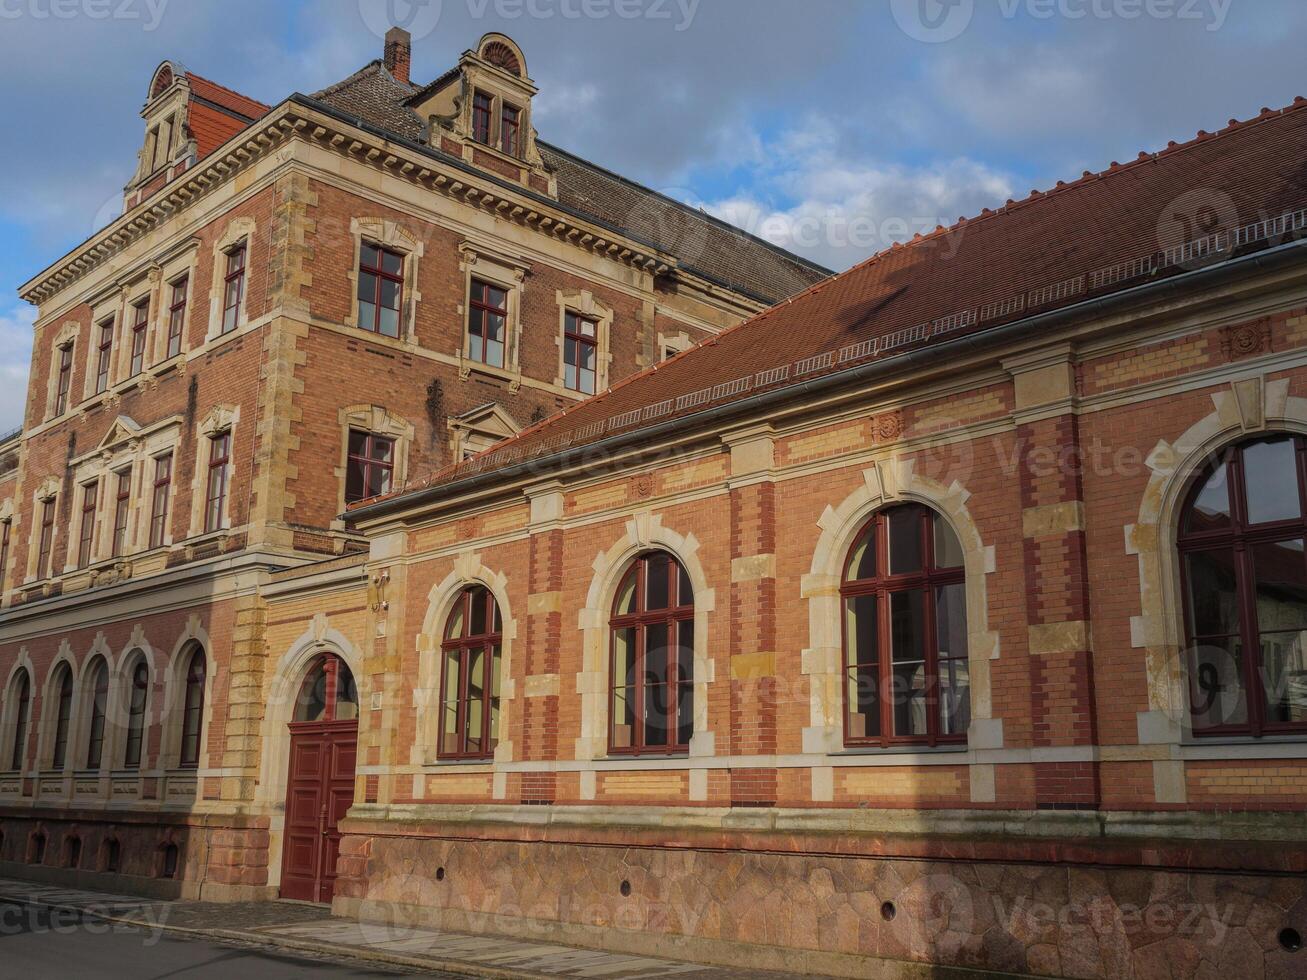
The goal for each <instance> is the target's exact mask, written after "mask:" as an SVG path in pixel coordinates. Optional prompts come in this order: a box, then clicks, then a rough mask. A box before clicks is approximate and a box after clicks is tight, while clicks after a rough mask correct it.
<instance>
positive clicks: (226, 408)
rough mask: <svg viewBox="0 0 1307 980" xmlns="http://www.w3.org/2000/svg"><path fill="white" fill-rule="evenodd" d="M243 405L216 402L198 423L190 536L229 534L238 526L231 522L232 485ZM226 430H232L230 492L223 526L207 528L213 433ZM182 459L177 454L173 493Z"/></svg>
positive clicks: (224, 512) (224, 510) (228, 474)
mask: <svg viewBox="0 0 1307 980" xmlns="http://www.w3.org/2000/svg"><path fill="white" fill-rule="evenodd" d="M240 415H241V412H240V408H239V406H235V405H215V406H214V407H213V408H211V409H210V410H209V413H208V414H207V415H205V416H204V418H203V419H201V420H200V421H199V423H198V424H197V425H196V426H195V454H194V455H195V466H194V473H193V474H192V476H191V517H190V521H189V523H188V524H187V531H186V536H187V538H202V537H203V538H208V537H216V536H218V535H223V534H229V533H231V531H233V530H234V528H233V527H232V522H231V500H232V487H233V485H234V483H235V479H236V460H237V455H236V432H237V428H238V427H239V425H240ZM222 432H230V433H231V448H230V461H229V462H228V463H227V493H226V495H225V496H224V497H223V501H222V527H220V528H218V529H216V530H213V531H207V532H206V531H205V530H204V512H205V509H206V507H207V505H208V479H209V454H210V453H211V452H212V450H213V442H212V440H213V437H214V436H216V435H218V434H219V433H222ZM177 465H178V460H177V457H176V456H174V457H173V475H174V480H173V493H174V494H175V493H176V486H177V481H176V478H175V477H176V473H177Z"/></svg>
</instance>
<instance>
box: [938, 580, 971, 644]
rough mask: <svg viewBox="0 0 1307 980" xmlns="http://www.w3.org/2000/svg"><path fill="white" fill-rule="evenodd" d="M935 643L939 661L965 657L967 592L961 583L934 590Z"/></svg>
mask: <svg viewBox="0 0 1307 980" xmlns="http://www.w3.org/2000/svg"><path fill="white" fill-rule="evenodd" d="M935 642H936V644H937V645H938V646H939V656H940V659H946V658H948V657H958V658H965V657H966V655H967V590H966V586H964V585H963V584H962V583H961V582H959V583H957V584H956V585H943V586H938V587H936V589H935Z"/></svg>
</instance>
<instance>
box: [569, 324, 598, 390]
mask: <svg viewBox="0 0 1307 980" xmlns="http://www.w3.org/2000/svg"><path fill="white" fill-rule="evenodd" d="M586 327H589V328H590V331H591V332H590V333H589V334H587V333H586V332H585V328H586ZM587 353H588V354H589V361H590V364H591V367H588V368H587V367H584V364H585V357H584V355H586V354H587ZM598 378H599V324H597V323H596V322H595V321H593V320H590V319H588V318H586V317H583V316H580V315H579V314H576V313H573V312H572V311H571V310H568V311H567V312H566V313H565V314H564V315H563V385H564V387H566V388H570V389H571V390H572V391H579V392H580V393H581V394H583V395H593V394H594V393H595V386H596V384H597V382H598Z"/></svg>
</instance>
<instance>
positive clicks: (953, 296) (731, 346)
mask: <svg viewBox="0 0 1307 980" xmlns="http://www.w3.org/2000/svg"><path fill="white" fill-rule="evenodd" d="M1304 209H1307V100H1304V99H1301V98H1300V99H1298V100H1296V101H1295V102H1294V104H1293V105H1292V106H1290V107H1288V108H1286V109H1283V110H1271V109H1264V110H1262V113H1261V114H1260V115H1259V116H1257V117H1256V118H1254V119H1251V120H1248V121H1246V122H1242V123H1240V122H1238V121H1237V120H1231V123H1230V125H1229V126H1228V127H1227V128H1225V129H1223V130H1221V131H1220V132H1219V133H1205V132H1200V133H1199V134H1198V136H1197V138H1195V139H1194V140H1192V141H1190V142H1188V143H1185V144H1177V143H1174V142H1173V143H1171V144H1170V145H1169V146H1168V147H1167V148H1166V149H1165V150H1162V151H1161V152H1159V153H1141V154H1139V156H1138V158H1137V159H1135V160H1133V161H1131V162H1130V163H1127V164H1117V163H1113V164H1112V166H1111V167H1110V168H1109V169H1108V170H1106V171H1104V172H1102V173H1097V174H1093V173H1089V172H1087V171H1086V173H1085V175H1084V176H1083V177H1081V178H1080V179H1079V180H1076V181H1073V182H1070V183H1065V182H1061V181H1059V182H1058V184H1057V186H1056V187H1055V188H1054V189H1053V190H1051V191H1047V192H1043V193H1041V192H1038V191H1035V192H1032V193H1031V195H1030V196H1029V197H1027V198H1026V199H1024V200H1022V201H1009V202H1008V203H1007V205H1006V206H1005V207H1003V208H1000V209H999V210H997V211H989V210H988V209H987V210H986V211H984V212H982V214H981V215H980V216H979V217H976V218H972V219H970V220H961V221H959V223H958V224H956V225H954V226H953V227H952V228H948V229H944V228H940V229H937V230H936V231H935V232H934V233H932V234H930V235H928V236H924V237H920V236H919V237H918V238H916V239H914V240H913V241H912V242H910V243H908V244H906V245H896V246H894V247H892V248H890V249H887V250H886V251H883V252H881V253H879V254H878V255H875V256H873V257H872V258H870V259H868V260H867V261H865V262H863V263H862V264H860V265H858V266H855V267H854V268H853V269H850V270H849V271H848V272H845V273H843V274H842V275H840V276H837V277H835V278H833V279H828V280H826V281H824V282H821V283H818V284H817V285H815V286H813V287H812V288H810V289H808V290H806V291H805V292H803V293H800V294H799V295H797V296H795V297H793V298H792V299H790V300H787V301H786V302H784V303H781V304H779V305H777V306H775V307H772V308H771V309H770V310H767V311H766V312H764V313H762V314H759V315H758V316H756V317H754V318H753V319H752V320H749V321H746V322H745V323H743V324H741V325H739V326H737V327H734V328H732V329H730V330H727V331H725V332H723V333H721V334H719V335H718V336H717V337H715V338H712V339H710V340H707V341H705V342H704V343H702V344H700V345H699V346H697V347H694V348H691V349H690V350H689V351H687V352H685V353H683V354H681V355H679V356H678V357H676V358H674V359H672V360H670V361H667V362H665V363H663V364H659V365H657V366H655V367H653V368H651V369H649V370H646V371H644V372H643V373H641V374H637V375H635V376H633V377H631V378H628V379H627V380H625V381H623V382H621V383H619V384H617V385H615V386H614V387H612V388H610V389H609V390H608V391H606V392H603V393H601V394H599V395H596V396H595V397H594V398H591V399H588V400H587V401H584V402H582V403H580V404H578V405H576V406H574V407H571V408H569V409H567V410H565V411H564V412H562V413H560V414H558V415H555V416H552V417H551V418H548V419H546V420H544V421H543V422H541V423H540V424H538V425H536V426H534V427H532V428H530V429H526V430H524V431H523V432H521V433H519V434H518V435H517V436H515V437H513V438H512V439H509V440H506V441H505V442H503V443H500V444H499V445H498V446H496V447H494V448H492V449H490V450H487V451H486V452H484V453H482V454H481V455H480V456H478V457H475V458H474V459H472V460H470V461H467V462H462V463H459V464H457V465H454V466H450V467H448V468H446V469H444V470H441V471H439V472H437V473H435V474H433V475H432V476H431V477H430V478H428V479H427V480H426V481H425V483H423V484H421V486H418V487H412V486H410V487H409V488H408V490H409V491H413V490H417V489H421V487H422V486H432V485H438V484H443V483H449V482H453V481H455V480H458V479H461V478H463V477H467V476H473V475H477V474H480V473H486V472H490V471H493V470H495V469H497V468H499V467H501V466H508V465H511V464H513V463H515V462H520V461H522V460H523V459H526V458H534V457H539V456H544V455H548V454H549V453H551V452H554V451H561V450H563V449H566V448H570V447H574V446H580V445H584V444H586V443H590V442H595V441H597V440H599V439H601V438H606V437H608V436H610V435H613V434H616V433H619V432H626V431H631V430H636V429H639V428H641V427H643V426H646V425H655V424H658V423H661V422H666V421H668V420H670V419H674V418H677V417H686V416H690V415H692V414H694V413H696V412H699V411H701V410H703V409H705V408H709V407H712V406H715V405H718V404H723V403H725V402H727V401H729V400H732V399H734V398H738V397H741V396H744V395H746V394H752V393H754V392H758V391H760V390H765V389H773V388H781V387H783V386H784V385H786V384H789V383H792V382H794V381H796V380H800V379H801V380H808V379H809V378H811V377H815V376H817V375H818V374H820V373H831V372H834V371H837V370H840V369H842V368H846V367H850V366H853V365H855V364H859V363H864V362H869V361H872V360H875V359H877V358H885V357H890V356H893V355H894V354H898V353H900V352H901V351H903V350H906V349H909V348H911V347H923V346H927V345H929V344H930V343H931V342H932V341H934V340H935V339H936V338H940V337H948V338H950V339H951V338H952V337H955V336H959V335H962V334H965V333H971V332H975V331H980V330H985V329H987V328H989V327H992V326H994V325H996V324H999V323H1003V322H1011V321H1015V320H1019V319H1021V318H1023V317H1025V316H1028V315H1031V314H1035V313H1044V312H1047V311H1049V310H1052V309H1056V308H1058V307H1060V306H1069V305H1071V304H1073V303H1076V302H1080V301H1082V300H1084V299H1086V298H1091V297H1097V296H1103V295H1107V294H1110V293H1112V292H1117V291H1119V290H1121V289H1124V288H1128V287H1131V286H1135V285H1138V284H1141V283H1146V282H1150V281H1154V280H1156V279H1159V278H1162V277H1165V276H1167V275H1170V274H1174V273H1177V272H1183V271H1186V270H1187V269H1191V268H1193V267H1194V265H1195V263H1198V264H1201V263H1204V262H1210V261H1214V260H1218V259H1224V258H1229V257H1230V256H1231V255H1233V254H1236V253H1239V252H1243V251H1247V250H1250V249H1256V248H1261V247H1266V246H1267V245H1270V244H1275V243H1278V242H1280V241H1284V240H1285V239H1286V238H1290V237H1296V235H1297V233H1300V232H1303V231H1304V230H1307V210H1304ZM403 492H404V491H401V492H400V494H396V495H401V494H402V493H403Z"/></svg>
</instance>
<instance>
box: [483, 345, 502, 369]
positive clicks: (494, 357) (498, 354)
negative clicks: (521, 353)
mask: <svg viewBox="0 0 1307 980" xmlns="http://www.w3.org/2000/svg"><path fill="white" fill-rule="evenodd" d="M486 363H487V364H489V365H490V366H491V367H503V366H504V345H503V344H501V343H500V342H499V341H497V340H491V341H489V342H488V343H487V344H486Z"/></svg>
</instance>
